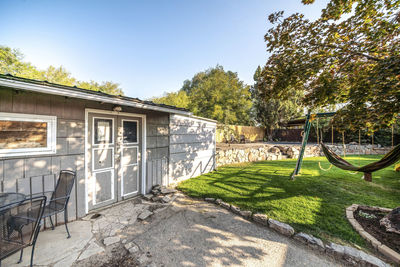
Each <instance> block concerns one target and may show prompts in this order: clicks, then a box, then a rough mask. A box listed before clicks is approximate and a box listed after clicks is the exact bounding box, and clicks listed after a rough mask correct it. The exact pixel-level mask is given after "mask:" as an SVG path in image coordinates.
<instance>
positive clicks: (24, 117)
mask: <svg viewBox="0 0 400 267" xmlns="http://www.w3.org/2000/svg"><path fill="white" fill-rule="evenodd" d="M0 121H28V122H46V123H47V147H35V148H6V149H0V158H5V157H15V156H32V155H43V154H55V153H56V152H57V117H56V116H45V115H36V114H22V113H6V112H0Z"/></svg>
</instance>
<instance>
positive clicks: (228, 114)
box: [152, 65, 252, 125]
mask: <svg viewBox="0 0 400 267" xmlns="http://www.w3.org/2000/svg"><path fill="white" fill-rule="evenodd" d="M249 89H250V87H249V86H248V85H246V84H245V83H244V82H243V81H241V80H240V79H239V77H238V75H237V73H235V72H232V71H225V70H224V68H223V67H222V66H219V65H217V66H216V67H215V68H210V69H207V70H206V71H202V72H199V73H197V74H195V75H194V77H193V78H192V79H191V80H186V81H184V83H183V86H182V88H181V89H180V91H179V92H177V93H169V94H166V95H165V96H163V97H161V98H153V99H152V100H153V101H155V102H157V103H163V104H170V105H175V104H179V106H181V107H184V108H187V109H189V110H190V111H192V112H193V114H195V115H197V116H202V117H207V118H211V119H215V120H217V121H219V122H221V123H225V124H245V125H248V124H249V123H250V122H251V120H250V109H251V105H252V103H251V99H250V90H249Z"/></svg>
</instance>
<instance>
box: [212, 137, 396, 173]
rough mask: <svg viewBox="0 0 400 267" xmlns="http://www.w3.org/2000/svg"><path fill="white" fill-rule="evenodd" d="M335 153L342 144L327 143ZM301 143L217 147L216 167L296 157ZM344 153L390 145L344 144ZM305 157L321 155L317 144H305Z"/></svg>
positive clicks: (365, 152)
mask: <svg viewBox="0 0 400 267" xmlns="http://www.w3.org/2000/svg"><path fill="white" fill-rule="evenodd" d="M328 146H329V147H330V148H331V149H332V150H333V151H334V152H335V153H336V154H338V155H343V154H344V153H343V152H344V148H343V145H339V144H334V145H328ZM300 147H301V145H293V144H284V145H283V144H279V145H274V144H257V145H252V144H249V145H248V147H246V145H242V146H240V147H235V146H234V145H232V146H231V147H217V150H216V163H217V167H218V166H222V165H227V164H233V163H241V162H251V161H260V160H280V159H288V158H289V159H294V158H298V156H299V153H300ZM345 148H346V150H345V151H346V155H377V154H385V153H387V152H388V151H389V150H390V147H381V146H380V145H361V146H359V145H358V144H355V143H350V144H347V145H346V146H345ZM304 156H305V157H319V156H323V153H322V150H321V148H320V146H319V145H317V144H312V145H307V147H306V151H305V154H304Z"/></svg>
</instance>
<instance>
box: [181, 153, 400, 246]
mask: <svg viewBox="0 0 400 267" xmlns="http://www.w3.org/2000/svg"><path fill="white" fill-rule="evenodd" d="M380 157H381V156H360V157H357V156H349V157H346V159H347V160H349V161H350V162H353V163H356V164H357V165H365V164H367V163H369V162H372V161H375V160H377V159H379V158H380ZM318 161H321V164H322V166H323V167H324V168H327V167H328V166H329V163H328V162H327V161H326V159H325V158H306V159H305V160H304V163H303V167H302V174H301V175H300V176H298V177H297V178H296V180H295V181H291V180H289V176H290V174H291V173H292V171H293V169H294V166H295V164H296V161H295V160H279V161H261V162H254V163H245V164H235V165H230V166H225V167H220V168H219V169H218V171H215V172H212V173H208V174H205V175H202V176H199V177H196V178H192V179H189V180H186V181H184V182H182V183H181V184H179V187H178V188H179V189H180V190H182V191H184V192H186V193H187V194H189V195H190V196H193V197H214V198H221V199H222V200H224V201H226V202H228V203H231V204H234V205H236V206H238V207H240V208H241V209H244V210H251V211H253V212H262V213H265V214H267V215H268V216H269V217H270V218H273V219H277V220H279V221H282V222H286V223H289V224H290V225H292V226H293V227H294V228H295V230H296V231H302V232H306V233H309V234H312V235H314V236H316V237H319V238H321V239H323V240H329V241H333V242H337V243H352V244H356V245H360V246H362V247H365V243H364V240H363V239H362V237H361V236H359V235H358V234H357V233H356V232H355V231H354V230H353V228H352V226H351V225H350V224H349V223H348V221H347V219H346V217H345V208H346V207H348V206H350V205H351V204H353V203H357V204H365V205H371V206H380V207H386V208H394V207H397V206H400V173H396V172H395V171H394V167H393V166H391V167H389V168H386V169H384V170H381V171H378V172H375V173H373V178H372V179H373V182H372V183H368V182H365V181H364V180H361V177H362V174H358V173H357V174H355V175H354V174H350V173H349V172H347V171H343V170H341V169H338V168H336V167H332V169H331V170H330V171H322V170H320V169H319V167H318Z"/></svg>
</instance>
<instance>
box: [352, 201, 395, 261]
mask: <svg viewBox="0 0 400 267" xmlns="http://www.w3.org/2000/svg"><path fill="white" fill-rule="evenodd" d="M359 207H364V206H362V205H358V204H353V205H351V206H349V207H347V208H346V217H347V220H348V221H349V222H350V224H351V225H352V226H353V228H354V230H356V231H357V232H358V233H359V234H360V235H361V236H362V237H363V238H364V239H365V240H367V241H368V243H370V244H371V245H372V246H373V247H374V248H375V249H376V250H377V251H379V252H380V253H382V254H383V255H385V256H386V257H388V258H389V259H391V260H392V261H394V262H395V263H396V264H400V254H399V253H397V252H396V251H394V250H393V249H391V248H389V247H388V246H386V245H384V244H382V243H381V242H380V241H379V240H377V239H376V238H375V237H373V236H372V235H371V234H369V233H368V232H367V231H365V230H364V228H363V227H362V226H361V225H360V224H359V223H358V222H357V220H356V219H355V218H354V212H355V211H356V210H357V209H358V208H359ZM368 209H370V210H375V211H382V212H390V211H392V210H391V209H387V208H381V207H368Z"/></svg>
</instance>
